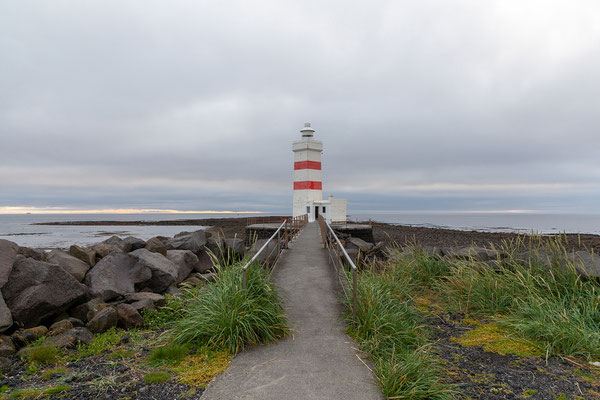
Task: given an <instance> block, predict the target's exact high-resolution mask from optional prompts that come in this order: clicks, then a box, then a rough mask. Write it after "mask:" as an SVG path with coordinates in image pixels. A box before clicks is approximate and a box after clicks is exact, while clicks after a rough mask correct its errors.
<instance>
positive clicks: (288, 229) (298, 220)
mask: <svg viewBox="0 0 600 400" xmlns="http://www.w3.org/2000/svg"><path fill="white" fill-rule="evenodd" d="M307 217H308V216H307V215H301V216H299V217H293V218H291V220H290V219H284V220H283V222H282V223H281V225H279V228H277V230H276V231H275V233H273V234H272V235H271V237H270V238H269V240H267V241H266V242H265V244H263V245H262V247H261V248H260V249H259V250H258V251H257V252H256V253H255V254H254V256H252V258H251V259H250V261H248V262H247V263H246V265H244V267H243V268H242V288H243V290H246V280H247V270H248V267H249V266H250V264H252V263H253V262H254V261H255V260H256V259H257V257H258V256H259V255H260V253H262V251H263V250H264V249H265V248H266V247H267V246H268V245H269V243H270V242H271V240H273V239H274V238H275V236H277V251H278V252H281V249H282V246H281V230H282V228H285V229H284V234H285V237H284V247H287V244H288V242H289V241H290V240H291V238H293V237H294V236H296V235H297V234H298V233H299V232H300V229H301V228H302V227H303V226H304V225H306V222H307V221H308V218H307ZM290 236H291V238H290ZM271 254H273V250H271V252H270V253H269V256H268V257H267V258H270V257H271Z"/></svg>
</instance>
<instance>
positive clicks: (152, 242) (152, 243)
mask: <svg viewBox="0 0 600 400" xmlns="http://www.w3.org/2000/svg"><path fill="white" fill-rule="evenodd" d="M144 248H145V249H146V250H148V251H151V252H153V253H160V254H162V255H163V256H165V257H166V256H167V248H166V247H165V244H164V243H163V242H162V240H160V239H159V238H157V237H153V238H152V239H149V240H148V241H147V242H146V246H145V247H144Z"/></svg>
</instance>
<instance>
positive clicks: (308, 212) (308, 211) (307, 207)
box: [306, 206, 310, 214]
mask: <svg viewBox="0 0 600 400" xmlns="http://www.w3.org/2000/svg"><path fill="white" fill-rule="evenodd" d="M306 213H307V214H310V206H306Z"/></svg>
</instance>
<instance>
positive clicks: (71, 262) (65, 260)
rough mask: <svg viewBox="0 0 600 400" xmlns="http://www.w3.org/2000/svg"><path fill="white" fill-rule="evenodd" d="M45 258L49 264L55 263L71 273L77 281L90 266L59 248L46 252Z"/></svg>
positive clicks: (83, 276) (81, 279)
mask: <svg viewBox="0 0 600 400" xmlns="http://www.w3.org/2000/svg"><path fill="white" fill-rule="evenodd" d="M46 260H47V262H49V263H51V264H57V265H58V266H60V267H61V268H62V269H64V270H65V271H67V272H68V273H70V274H71V275H73V276H74V277H75V279H77V280H78V281H79V282H82V281H83V278H85V274H86V273H87V272H88V270H89V269H90V266H89V265H88V264H87V263H85V262H83V261H81V260H80V259H79V258H76V257H73V256H72V255H70V254H67V253H65V252H64V251H60V250H52V251H51V252H50V253H48V256H47V257H46Z"/></svg>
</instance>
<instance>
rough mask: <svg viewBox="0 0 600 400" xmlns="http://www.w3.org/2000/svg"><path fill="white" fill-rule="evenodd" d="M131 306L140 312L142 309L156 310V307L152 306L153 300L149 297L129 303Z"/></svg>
mask: <svg viewBox="0 0 600 400" xmlns="http://www.w3.org/2000/svg"><path fill="white" fill-rule="evenodd" d="M131 307H133V308H135V310H136V311H137V312H139V313H141V312H142V311H154V310H156V307H155V306H154V302H153V301H152V300H150V299H143V300H140V301H136V302H134V303H131Z"/></svg>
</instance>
